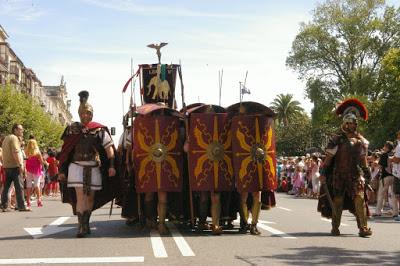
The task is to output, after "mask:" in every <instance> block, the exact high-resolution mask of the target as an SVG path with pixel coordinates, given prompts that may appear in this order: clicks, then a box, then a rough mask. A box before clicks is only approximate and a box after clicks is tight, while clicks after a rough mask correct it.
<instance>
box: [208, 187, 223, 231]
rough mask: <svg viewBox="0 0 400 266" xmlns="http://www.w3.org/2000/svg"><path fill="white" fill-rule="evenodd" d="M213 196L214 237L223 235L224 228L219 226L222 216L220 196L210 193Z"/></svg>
mask: <svg viewBox="0 0 400 266" xmlns="http://www.w3.org/2000/svg"><path fill="white" fill-rule="evenodd" d="M210 194H211V218H212V233H213V235H220V234H222V228H221V227H220V226H219V218H220V214H221V203H220V194H219V193H217V192H210Z"/></svg>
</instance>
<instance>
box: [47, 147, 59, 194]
mask: <svg viewBox="0 0 400 266" xmlns="http://www.w3.org/2000/svg"><path fill="white" fill-rule="evenodd" d="M47 154H48V158H47V163H48V164H49V167H48V169H47V176H48V178H49V184H48V187H49V192H50V195H51V196H53V197H55V196H57V194H58V191H59V188H58V181H57V175H58V160H57V159H56V154H55V152H54V151H52V150H49V151H48V152H47Z"/></svg>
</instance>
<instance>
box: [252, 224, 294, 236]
mask: <svg viewBox="0 0 400 266" xmlns="http://www.w3.org/2000/svg"><path fill="white" fill-rule="evenodd" d="M257 227H259V228H261V229H264V230H266V231H268V232H270V233H272V235H277V236H280V237H282V238H287V239H296V238H297V237H294V236H290V235H288V234H286V233H284V232H282V231H279V230H277V229H275V228H272V227H270V226H268V225H265V224H262V223H258V224H257Z"/></svg>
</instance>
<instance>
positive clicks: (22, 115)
mask: <svg viewBox="0 0 400 266" xmlns="http://www.w3.org/2000/svg"><path fill="white" fill-rule="evenodd" d="M15 123H20V124H22V125H23V127H24V128H25V132H24V137H25V138H26V137H28V136H29V135H34V136H35V138H36V140H37V141H38V144H39V146H40V147H41V148H47V147H59V145H61V140H60V136H61V134H62V132H63V126H62V125H61V124H60V123H59V122H56V121H54V120H53V119H52V117H51V116H50V115H49V114H47V113H46V112H45V111H44V110H43V108H42V107H41V106H40V105H39V104H38V103H36V102H35V101H34V100H33V99H32V97H31V96H30V95H28V94H24V93H20V92H18V91H17V90H16V89H15V88H13V87H12V86H11V85H5V86H0V133H1V134H4V135H8V134H9V133H10V132H11V127H12V125H13V124H15Z"/></svg>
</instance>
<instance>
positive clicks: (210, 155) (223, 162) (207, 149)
mask: <svg viewBox="0 0 400 266" xmlns="http://www.w3.org/2000/svg"><path fill="white" fill-rule="evenodd" d="M231 140H232V138H231V134H230V120H229V119H228V114H226V113H192V114H191V115H190V129H189V153H188V160H189V176H190V184H191V188H192V190H193V191H231V190H233V188H234V179H233V167H232V159H231Z"/></svg>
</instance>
